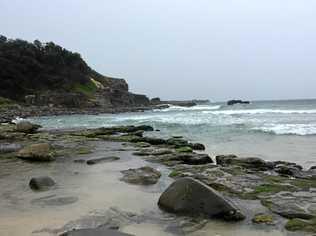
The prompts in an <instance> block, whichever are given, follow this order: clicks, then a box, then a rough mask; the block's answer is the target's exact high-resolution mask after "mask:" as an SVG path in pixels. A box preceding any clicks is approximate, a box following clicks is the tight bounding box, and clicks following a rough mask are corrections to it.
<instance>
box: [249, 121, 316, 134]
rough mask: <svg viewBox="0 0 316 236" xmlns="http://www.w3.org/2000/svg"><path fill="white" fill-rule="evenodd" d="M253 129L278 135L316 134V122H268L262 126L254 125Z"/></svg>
mask: <svg viewBox="0 0 316 236" xmlns="http://www.w3.org/2000/svg"><path fill="white" fill-rule="evenodd" d="M253 130H257V131H262V132H266V133H273V134H277V135H286V134H291V135H301V136H305V135H315V134H316V124H268V125H264V126H262V127H254V128H253Z"/></svg>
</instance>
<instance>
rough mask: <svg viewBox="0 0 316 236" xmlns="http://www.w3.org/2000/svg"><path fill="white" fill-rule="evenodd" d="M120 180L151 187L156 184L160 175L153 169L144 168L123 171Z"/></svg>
mask: <svg viewBox="0 0 316 236" xmlns="http://www.w3.org/2000/svg"><path fill="white" fill-rule="evenodd" d="M121 173H122V174H123V175H124V176H123V177H122V178H121V180H122V181H124V182H127V183H130V184H142V185H151V184H155V183H157V182H158V180H159V178H160V177H161V173H160V172H159V171H158V170H155V169H154V168H151V167H149V166H144V167H141V168H138V169H128V170H123V171H121Z"/></svg>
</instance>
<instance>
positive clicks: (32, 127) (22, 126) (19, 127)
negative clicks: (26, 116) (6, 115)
mask: <svg viewBox="0 0 316 236" xmlns="http://www.w3.org/2000/svg"><path fill="white" fill-rule="evenodd" d="M41 127H42V126H40V125H37V124H33V123H31V122H29V121H21V122H19V123H17V124H16V131H18V132H22V133H34V132H36V131H37V130H38V129H39V128H41Z"/></svg>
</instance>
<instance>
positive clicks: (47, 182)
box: [29, 176, 56, 190]
mask: <svg viewBox="0 0 316 236" xmlns="http://www.w3.org/2000/svg"><path fill="white" fill-rule="evenodd" d="M55 184H56V183H55V181H54V180H53V179H52V178H50V177H48V176H41V177H34V178H32V179H31V180H30V183H29V186H30V188H31V189H33V190H47V189H49V188H50V187H52V186H54V185H55Z"/></svg>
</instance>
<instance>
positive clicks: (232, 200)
mask: <svg viewBox="0 0 316 236" xmlns="http://www.w3.org/2000/svg"><path fill="white" fill-rule="evenodd" d="M39 128H40V127H39V126H37V125H34V124H31V123H29V122H25V121H23V122H22V123H20V124H18V125H15V124H12V123H2V124H1V125H0V158H5V159H8V160H9V159H14V158H19V159H22V160H23V161H26V162H30V163H36V164H41V163H43V164H44V163H47V162H54V161H58V160H59V159H64V158H71V160H73V162H74V163H78V164H80V163H81V164H83V165H87V166H89V165H103V164H105V163H108V162H115V161H119V160H120V156H111V155H107V154H106V153H105V156H104V157H102V158H97V157H93V153H94V152H95V148H94V145H93V144H96V143H106V142H119V143H122V144H123V147H124V148H122V150H121V151H122V152H124V151H127V150H129V151H130V150H132V152H133V156H134V158H142V159H145V160H146V161H148V162H152V163H157V164H159V165H163V166H166V167H167V168H168V169H169V170H170V174H169V177H171V178H173V179H174V183H172V184H171V185H170V186H169V187H168V188H167V189H166V190H165V191H164V192H163V193H162V195H161V197H160V199H159V202H157V204H158V205H159V206H160V208H161V209H162V210H163V211H166V212H170V213H171V214H174V215H175V216H176V217H179V218H181V217H183V216H186V217H189V218H191V219H199V220H197V222H195V224H194V225H195V226H192V225H191V226H192V227H191V228H196V227H198V226H201V224H202V223H203V222H204V221H205V220H211V219H216V220H221V221H228V222H230V221H238V222H244V223H245V224H246V225H252V226H254V227H261V228H262V227H263V229H267V228H269V229H277V230H280V231H284V230H286V231H287V232H289V235H304V234H306V235H308V234H312V233H316V169H315V167H311V168H310V169H308V170H304V169H303V168H302V167H301V166H299V165H297V164H296V163H289V162H285V161H283V162H280V161H278V162H267V161H264V160H262V159H259V158H256V157H237V156H235V155H225V156H216V157H215V158H212V157H211V156H209V155H208V154H206V153H204V152H203V150H204V149H205V147H204V145H203V144H200V143H192V142H189V141H188V140H185V139H183V138H182V137H170V138H169V139H162V138H154V137H152V136H150V134H151V132H156V131H154V129H153V127H151V126H120V127H110V128H104V127H101V128H97V129H78V130H68V131H66V130H54V131H46V130H41V129H39ZM82 154H91V156H92V157H90V158H89V159H84V158H80V155H82ZM121 173H122V177H121V179H120V180H121V181H124V182H126V183H128V184H132V185H142V186H150V185H153V184H155V183H157V181H159V179H160V178H161V173H160V172H159V171H158V170H156V169H155V168H152V167H149V166H141V167H139V168H131V169H127V170H122V171H121ZM4 178H5V177H4ZM29 184H30V188H32V189H34V191H38V190H39V189H40V190H41V191H45V190H47V189H50V188H54V186H55V184H56V182H55V180H54V179H52V178H50V176H41V177H34V178H33V179H31V180H30V183H29ZM57 184H58V183H57ZM73 200H74V199H59V200H58V201H66V202H67V201H73ZM254 206H255V207H254ZM240 224H241V223H240ZM201 227H202V226H201ZM89 230H91V231H92V232H93V233H94V235H102V233H103V234H104V233H105V232H107V231H109V230H110V232H109V235H126V234H123V233H120V232H119V231H117V230H120V227H114V226H113V225H106V227H105V226H104V227H98V228H96V229H89ZM65 231H67V229H65ZM83 231H84V229H82V228H78V229H76V230H74V231H69V232H60V231H58V233H59V234H61V233H65V234H64V235H85V233H87V232H83ZM182 231H183V229H182Z"/></svg>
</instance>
